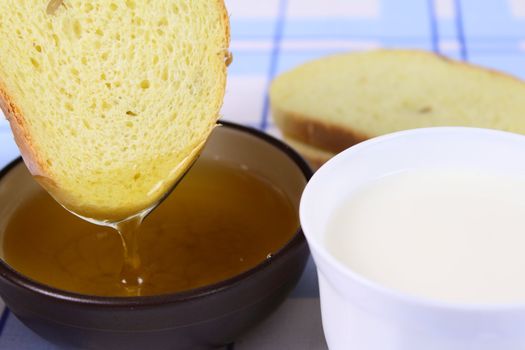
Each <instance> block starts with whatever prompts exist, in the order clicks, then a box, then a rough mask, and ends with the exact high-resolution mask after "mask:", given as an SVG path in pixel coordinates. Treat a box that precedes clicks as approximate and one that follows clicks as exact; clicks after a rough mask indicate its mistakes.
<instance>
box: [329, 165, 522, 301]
mask: <svg viewBox="0 0 525 350" xmlns="http://www.w3.org/2000/svg"><path fill="white" fill-rule="evenodd" d="M326 245H327V247H328V250H329V251H330V252H331V253H332V254H333V255H334V256H335V257H336V258H337V259H338V260H339V261H341V262H342V263H343V264H344V265H346V266H347V267H349V268H350V269H351V270H353V271H354V272H356V273H358V274H360V275H362V276H364V277H366V278H368V279H370V280H373V281H375V282H377V283H379V284H381V285H383V286H386V287H390V288H393V289H396V290H398V291H403V292H406V293H409V294H411V295H416V296H420V297H427V298H431V299H435V300H441V301H448V302H461V303H476V304H478V303H482V304H501V303H525V176H522V177H519V176H518V175H510V174H488V173H486V172H476V171H475V170H467V169H461V170H460V169H449V170H432V169H420V170H410V171H406V172H402V173H397V174H393V175H389V176H386V177H383V178H381V179H378V180H376V181H374V182H372V183H370V184H368V185H366V186H364V187H362V188H360V189H358V190H357V191H355V192H353V193H351V194H350V195H349V197H348V198H347V199H346V201H345V202H344V203H343V204H342V205H341V206H340V208H339V209H338V211H336V212H335V213H334V215H333V217H332V218H331V220H330V223H329V225H328V227H327V232H326Z"/></svg>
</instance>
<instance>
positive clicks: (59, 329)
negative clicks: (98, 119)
mask: <svg viewBox="0 0 525 350" xmlns="http://www.w3.org/2000/svg"><path fill="white" fill-rule="evenodd" d="M209 156H212V157H221V158H224V159H225V160H230V161H234V162H242V163H244V164H246V165H248V166H249V167H251V168H252V169H253V170H254V171H255V172H257V173H258V174H259V175H261V176H264V177H266V178H267V179H268V180H270V181H271V182H272V183H273V184H275V185H276V186H278V187H279V188H281V189H282V190H283V191H285V193H287V194H288V196H289V197H290V198H291V199H292V200H293V201H294V203H295V205H296V206H297V208H298V205H299V199H300V196H301V193H302V191H303V188H304V186H305V185H306V182H307V181H308V179H309V178H310V176H311V171H310V169H309V168H308V166H307V165H306V163H305V162H304V161H303V159H302V158H301V157H299V156H298V155H297V154H296V153H295V152H294V151H293V150H292V149H291V148H290V147H288V146H287V145H285V144H284V143H282V142H280V141H278V140H276V139H274V138H272V137H271V136H268V135H266V134H264V133H262V132H259V131H257V130H254V129H250V128H246V127H243V126H239V125H235V124H232V123H227V122H223V126H222V127H219V128H216V130H215V131H214V133H213V135H212V136H211V138H210V140H209V142H208V144H207V145H206V148H205V150H204V152H203V157H209ZM35 186H37V185H36V184H35V182H34V181H33V180H32V178H31V177H30V175H29V174H28V172H27V170H26V168H25V166H24V164H23V163H22V162H21V161H20V159H18V160H15V161H14V162H12V163H11V164H9V165H8V166H7V167H5V168H4V169H3V170H2V171H1V172H0V242H2V241H3V237H2V235H3V228H4V227H5V224H6V222H7V218H8V217H9V215H10V214H11V213H12V212H13V210H14V209H15V208H16V206H17V205H18V204H19V203H21V202H22V201H23V200H24V198H26V196H27V195H28V194H29V193H31V191H33V190H34V189H35ZM0 247H1V244H0ZM2 254H3V253H1V249H0V257H1V255H2ZM308 254H309V252H308V248H307V245H306V242H305V239H304V237H303V234H302V232H301V230H298V231H297V233H296V234H295V235H294V236H293V238H292V239H291V240H290V241H289V242H288V243H287V244H286V245H285V246H283V247H282V248H281V249H280V250H279V251H278V252H276V253H275V254H274V255H273V256H272V257H271V258H270V259H268V260H266V261H263V262H261V263H260V264H259V265H257V266H256V267H254V268H252V269H251V270H248V271H246V272H244V273H242V274H240V275H238V276H235V277H233V278H230V279H228V280H225V281H222V282H220V283H217V284H214V285H210V286H206V287H203V288H199V289H194V290H190V291H187V292H182V293H174V294H166V295H159V296H149V297H115V298H110V297H94V296H88V295H80V294H74V293H70V292H66V291H63V290H58V289H54V288H52V287H49V286H46V285H43V284H40V283H38V282H35V281H33V280H31V279H29V278H27V277H24V276H23V275H21V274H20V273H18V272H17V271H15V270H13V269H12V268H11V267H10V266H9V265H7V264H6V263H5V262H4V261H3V260H2V259H0V295H1V296H2V298H3V299H4V301H5V303H6V305H7V306H8V307H9V308H10V309H11V311H12V312H13V313H14V314H15V315H16V316H17V317H18V318H19V319H20V320H21V321H22V322H23V323H25V324H26V325H27V326H28V327H29V328H31V329H32V330H33V331H35V332H36V333H38V334H39V335H40V336H42V337H43V338H46V339H47V340H49V341H51V342H53V343H55V344H60V345H63V346H68V347H77V348H84V349H127V350H130V349H207V348H213V347H219V346H223V345H225V344H228V343H230V342H232V341H234V340H235V339H236V338H237V337H238V336H239V335H240V334H242V333H243V332H244V331H246V330H247V329H249V328H250V327H252V326H254V325H255V324H256V323H258V322H259V321H260V320H262V319H263V318H264V317H266V316H267V315H269V314H270V313H271V312H272V311H273V310H274V309H275V308H276V307H277V306H278V305H279V304H280V303H281V302H282V301H283V300H284V299H285V298H286V296H287V295H288V293H289V292H290V291H291V290H292V288H293V287H294V286H295V285H296V283H297V281H298V280H299V277H300V276H301V273H302V271H303V269H304V266H305V264H306V260H307V258H308Z"/></svg>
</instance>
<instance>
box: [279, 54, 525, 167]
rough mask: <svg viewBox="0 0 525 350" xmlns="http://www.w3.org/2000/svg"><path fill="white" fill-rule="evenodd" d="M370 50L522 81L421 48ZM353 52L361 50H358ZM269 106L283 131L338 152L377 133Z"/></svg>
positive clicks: (311, 144) (322, 148) (321, 147)
mask: <svg viewBox="0 0 525 350" xmlns="http://www.w3.org/2000/svg"><path fill="white" fill-rule="evenodd" d="M374 51H375V52H379V53H383V54H385V55H388V54H391V53H401V54H410V55H418V56H428V57H432V58H437V59H439V60H441V61H443V62H444V63H445V64H450V65H455V66H458V67H462V68H463V69H466V70H476V71H483V72H486V73H488V74H490V75H492V76H494V78H495V79H509V80H511V81H513V82H516V83H519V84H524V85H525V82H524V81H522V80H521V79H519V78H517V77H514V76H512V75H510V74H506V73H504V72H500V71H497V70H495V69H491V68H486V67H482V66H478V65H474V64H470V63H465V62H461V61H456V60H453V59H450V58H448V57H445V56H443V55H439V54H435V53H432V52H428V51H424V50H391V49H378V50H374ZM356 54H363V53H362V52H361V53H356ZM364 54H366V53H364ZM338 55H349V54H348V53H346V54H338ZM321 60H322V58H321ZM271 110H272V116H273V119H274V121H275V124H276V125H277V126H278V127H279V128H280V129H281V131H282V132H283V134H285V135H288V136H289V137H291V138H293V139H296V140H298V141H300V142H303V143H305V144H307V145H310V146H314V147H317V148H319V149H321V150H324V151H329V152H333V153H339V152H341V151H343V150H345V149H347V148H348V147H351V146H353V145H355V144H357V143H359V142H362V141H365V140H367V139H369V138H372V137H375V136H379V135H371V134H366V133H365V132H362V131H357V130H354V129H352V128H349V127H348V126H344V125H338V124H335V123H329V122H325V121H323V120H322V119H321V118H322V116H313V115H306V114H301V113H297V112H294V111H290V110H285V109H282V108H280V107H279V106H277V105H276V104H275V103H272V104H271ZM307 158H308V157H307Z"/></svg>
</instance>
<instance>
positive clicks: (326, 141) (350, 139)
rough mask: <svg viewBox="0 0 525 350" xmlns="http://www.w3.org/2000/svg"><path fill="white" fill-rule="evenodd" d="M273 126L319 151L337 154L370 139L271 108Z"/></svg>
mask: <svg viewBox="0 0 525 350" xmlns="http://www.w3.org/2000/svg"><path fill="white" fill-rule="evenodd" d="M272 115H273V118H274V121H275V124H277V126H278V127H279V128H280V129H281V131H282V132H283V134H285V135H287V136H289V137H291V138H293V139H296V140H298V141H300V142H303V143H306V144H308V145H310V146H313V147H317V148H320V149H321V150H324V151H328V152H332V153H339V152H342V151H344V150H345V149H347V148H348V147H350V146H352V145H355V144H357V143H359V142H361V141H364V140H367V139H369V138H370V135H366V134H363V133H360V132H357V131H354V130H351V129H347V128H343V127H341V126H338V125H335V124H329V123H324V122H322V121H321V120H316V119H315V117H311V116H306V115H301V114H299V113H295V112H290V111H284V110H281V109H279V108H277V107H276V106H273V107H272Z"/></svg>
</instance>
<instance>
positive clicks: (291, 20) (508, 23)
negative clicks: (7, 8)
mask: <svg viewBox="0 0 525 350" xmlns="http://www.w3.org/2000/svg"><path fill="white" fill-rule="evenodd" d="M226 4H227V7H228V10H229V12H230V14H231V25H232V44H231V48H232V51H233V55H234V61H233V64H232V65H231V66H230V68H229V77H228V87H227V91H226V97H225V102H224V107H223V109H222V114H223V115H224V116H225V118H226V119H228V120H232V121H236V122H239V123H242V124H245V125H249V126H252V127H256V128H260V129H263V130H265V131H267V132H269V133H271V134H274V135H277V136H279V133H278V131H277V130H276V128H275V126H274V125H273V124H272V119H271V116H270V115H269V108H268V95H267V90H268V86H269V84H270V81H271V80H272V78H273V77H275V76H276V75H277V74H279V73H281V72H284V71H286V70H288V69H290V68H292V67H295V66H297V65H298V64H301V63H303V62H306V61H308V60H311V59H314V58H317V57H321V56H324V55H327V54H331V53H336V52H343V51H355V50H366V49H371V48H377V47H388V48H418V49H425V50H430V51H434V52H437V53H440V54H443V55H446V56H449V57H451V58H455V59H459V60H465V61H468V62H472V63H476V64H479V65H483V66H487V67H491V68H495V69H498V70H501V71H505V72H508V73H511V74H514V75H516V76H518V77H521V78H525V60H524V59H525V56H524V51H525V0H483V1H479V0H395V1H393V0H264V1H261V0H227V1H226ZM0 16H1V14H0ZM0 40H1V38H0ZM0 114H1V113H0ZM17 155H18V150H17V148H16V146H15V145H14V143H13V141H12V136H11V133H10V131H9V129H8V125H7V122H6V121H5V120H3V118H0V166H3V165H4V164H6V163H7V162H9V161H10V160H11V159H13V158H15V157H16V156H17ZM2 310H3V312H2V313H0V314H1V316H0V349H16V350H25V349H31V350H39V349H40V350H42V349H46V350H47V349H57V347H56V346H54V345H52V344H49V343H47V342H46V341H45V340H42V339H41V338H39V337H38V336H37V335H35V334H33V333H32V332H31V331H30V330H28V329H27V328H26V327H25V326H24V325H22V324H21V323H20V322H19V321H18V320H17V319H16V317H14V316H13V315H11V313H10V312H9V311H8V310H7V309H4V308H3V305H0V311H2ZM229 348H230V349H233V348H236V349H252V350H259V349H261V350H262V349H272V348H273V349H290V350H294V349H301V350H308V349H315V350H317V349H326V344H325V341H324V338H323V334H322V328H321V318H320V311H319V299H318V288H317V277H316V274H315V268H314V265H313V263H312V262H311V261H310V262H309V264H308V267H307V269H306V271H305V274H304V275H303V278H302V280H301V281H300V283H299V285H298V286H297V288H296V289H295V291H294V292H293V293H292V295H291V296H290V298H289V299H288V300H287V301H286V302H285V303H284V304H283V306H282V307H281V308H279V310H278V311H277V312H276V313H274V314H273V315H272V316H271V317H270V318H269V319H267V320H266V321H264V322H263V323H262V324H261V325H260V326H258V327H257V328H256V329H254V330H253V331H251V332H250V333H249V334H248V335H246V336H245V337H243V338H242V339H239V341H238V342H236V343H235V344H232V345H231V346H230V347H229Z"/></svg>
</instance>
